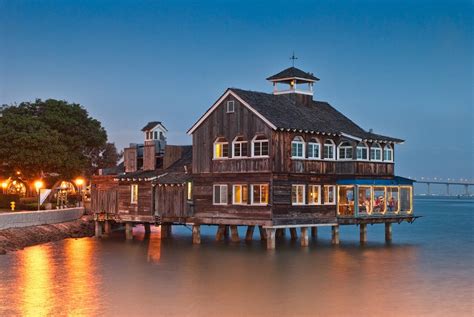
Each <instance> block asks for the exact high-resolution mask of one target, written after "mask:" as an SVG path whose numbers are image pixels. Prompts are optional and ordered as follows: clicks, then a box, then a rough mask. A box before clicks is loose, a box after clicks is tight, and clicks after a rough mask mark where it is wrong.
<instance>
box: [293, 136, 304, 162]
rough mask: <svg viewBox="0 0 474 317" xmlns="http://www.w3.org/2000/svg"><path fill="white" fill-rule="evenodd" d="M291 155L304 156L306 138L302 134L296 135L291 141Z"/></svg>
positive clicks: (295, 156)
mask: <svg viewBox="0 0 474 317" xmlns="http://www.w3.org/2000/svg"><path fill="white" fill-rule="evenodd" d="M291 157H292V158H304V140H303V138H302V137H300V136H295V138H294V139H293V141H291Z"/></svg>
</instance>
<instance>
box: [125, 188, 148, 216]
mask: <svg viewBox="0 0 474 317" xmlns="http://www.w3.org/2000/svg"><path fill="white" fill-rule="evenodd" d="M131 184H132V183H129V182H121V183H120V185H119V187H118V200H119V202H118V212H120V213H133V214H137V215H153V211H152V186H151V182H137V183H133V184H138V202H137V203H136V204H132V203H131V189H130V185H131Z"/></svg>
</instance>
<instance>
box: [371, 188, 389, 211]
mask: <svg viewBox="0 0 474 317" xmlns="http://www.w3.org/2000/svg"><path fill="white" fill-rule="evenodd" d="M385 196H386V195H385V187H374V199H373V203H372V212H373V213H384V212H385V202H386V197H385Z"/></svg>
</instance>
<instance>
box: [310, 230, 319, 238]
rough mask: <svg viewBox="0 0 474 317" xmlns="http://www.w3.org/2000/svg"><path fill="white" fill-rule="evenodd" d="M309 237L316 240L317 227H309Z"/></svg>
mask: <svg viewBox="0 0 474 317" xmlns="http://www.w3.org/2000/svg"><path fill="white" fill-rule="evenodd" d="M311 237H313V238H315V239H317V238H318V227H311Z"/></svg>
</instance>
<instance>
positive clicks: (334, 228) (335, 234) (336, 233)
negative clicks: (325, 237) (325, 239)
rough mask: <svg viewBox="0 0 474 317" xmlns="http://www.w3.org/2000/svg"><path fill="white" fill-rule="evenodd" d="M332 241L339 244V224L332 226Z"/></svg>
mask: <svg viewBox="0 0 474 317" xmlns="http://www.w3.org/2000/svg"><path fill="white" fill-rule="evenodd" d="M331 243H332V244H339V226H332V236H331Z"/></svg>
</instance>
